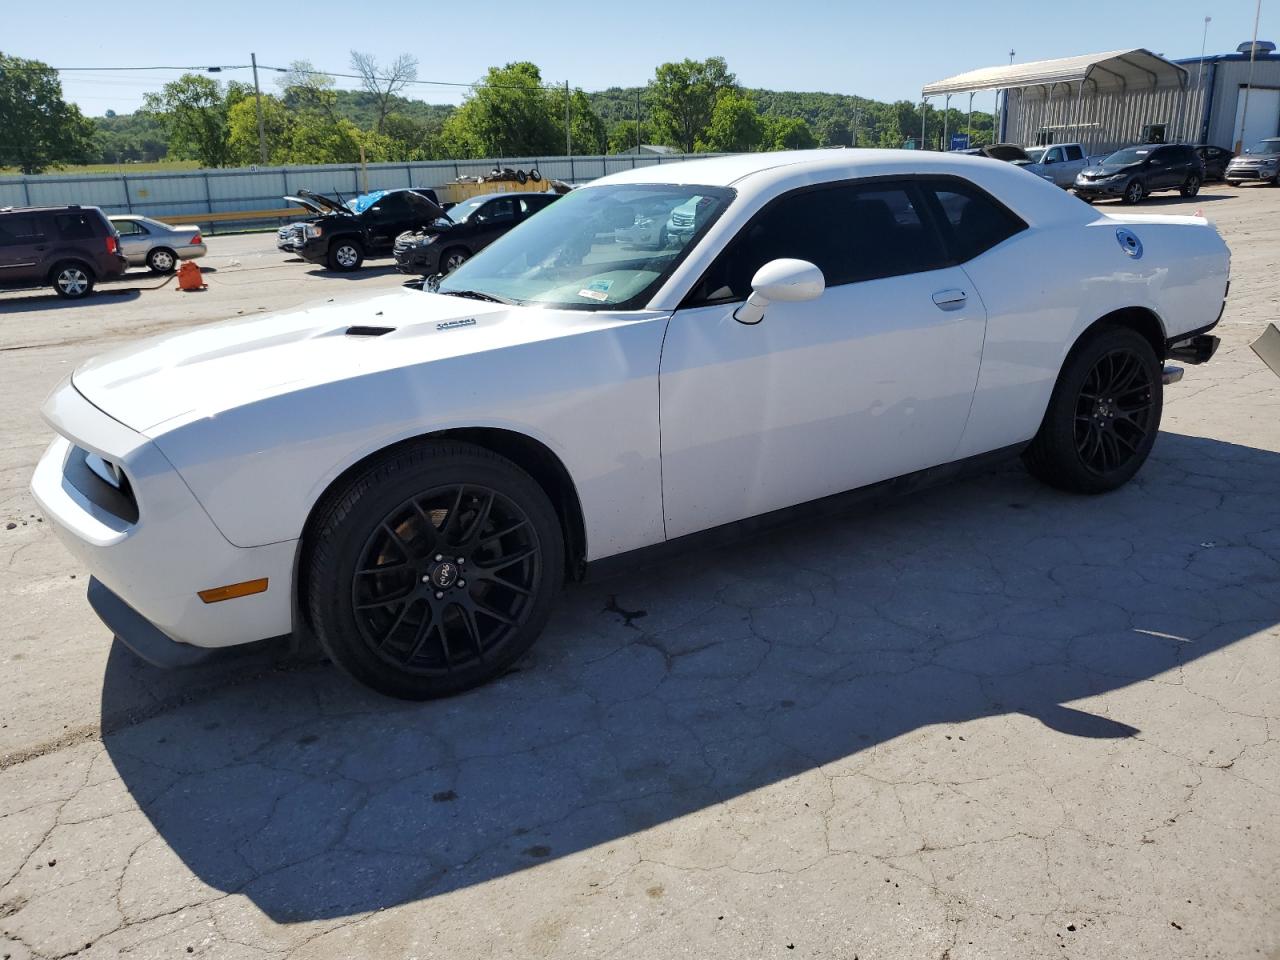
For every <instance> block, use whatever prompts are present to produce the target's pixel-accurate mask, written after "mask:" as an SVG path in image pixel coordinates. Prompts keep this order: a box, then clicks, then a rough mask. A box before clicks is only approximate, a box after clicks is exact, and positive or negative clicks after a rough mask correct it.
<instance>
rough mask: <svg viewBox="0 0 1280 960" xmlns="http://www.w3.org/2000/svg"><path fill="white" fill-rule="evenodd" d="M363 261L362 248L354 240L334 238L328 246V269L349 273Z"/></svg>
mask: <svg viewBox="0 0 1280 960" xmlns="http://www.w3.org/2000/svg"><path fill="white" fill-rule="evenodd" d="M362 263H364V248H363V247H361V246H360V244H359V243H357V242H356V241H355V240H335V241H334V243H333V246H331V247H330V248H329V269H330V270H339V271H342V272H343V273H349V272H350V271H352V270H359V269H360V264H362Z"/></svg>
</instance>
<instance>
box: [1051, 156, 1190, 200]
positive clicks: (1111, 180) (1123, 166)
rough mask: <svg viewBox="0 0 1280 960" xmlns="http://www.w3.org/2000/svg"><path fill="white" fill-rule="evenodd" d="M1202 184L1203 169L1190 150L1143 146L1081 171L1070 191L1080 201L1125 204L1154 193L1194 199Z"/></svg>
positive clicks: (1108, 158) (1110, 157)
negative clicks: (1110, 200)
mask: <svg viewBox="0 0 1280 960" xmlns="http://www.w3.org/2000/svg"><path fill="white" fill-rule="evenodd" d="M1203 180H1204V167H1203V166H1202V165H1201V163H1200V157H1199V156H1198V155H1197V154H1196V151H1195V148H1194V147H1190V146H1187V145H1186V144H1185V143H1167V144H1166V143H1144V144H1141V145H1139V146H1136V147H1125V148H1124V149H1123V150H1117V151H1116V152H1115V153H1113V154H1111V156H1109V157H1107V158H1106V159H1105V160H1103V161H1102V163H1100V164H1098V165H1097V166H1093V167H1088V168H1087V169H1085V170H1082V171H1081V172H1080V176H1078V177H1076V182H1075V183H1074V184H1073V188H1074V189H1075V192H1076V196H1078V197H1080V198H1081V199H1082V200H1090V201H1092V200H1102V199H1105V198H1107V197H1119V198H1120V199H1121V200H1123V201H1124V202H1125V203H1137V202H1138V201H1139V200H1141V199H1142V198H1143V197H1145V196H1147V195H1148V194H1150V193H1154V192H1156V191H1157V190H1177V191H1178V192H1179V193H1181V194H1182V195H1183V196H1184V197H1194V196H1195V195H1196V194H1197V193H1199V192H1200V184H1201V182H1202V181H1203Z"/></svg>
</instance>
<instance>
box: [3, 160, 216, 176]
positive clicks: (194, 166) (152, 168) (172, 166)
mask: <svg viewBox="0 0 1280 960" xmlns="http://www.w3.org/2000/svg"><path fill="white" fill-rule="evenodd" d="M199 169H200V162H199V161H198V160H157V161H156V162H155V163H87V164H84V165H83V166H69V167H58V168H56V169H53V170H46V171H45V174H55V175H57V174H61V175H62V176H67V177H73V176H77V175H80V176H83V175H84V174H91V173H178V172H180V171H183V170H199ZM20 174H21V171H19V170H18V168H17V167H0V176H5V177H8V176H19V175H20Z"/></svg>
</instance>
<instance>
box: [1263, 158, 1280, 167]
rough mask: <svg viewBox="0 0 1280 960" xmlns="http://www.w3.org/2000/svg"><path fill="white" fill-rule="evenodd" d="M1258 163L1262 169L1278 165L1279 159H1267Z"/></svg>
mask: <svg viewBox="0 0 1280 960" xmlns="http://www.w3.org/2000/svg"><path fill="white" fill-rule="evenodd" d="M1259 163H1261V164H1262V165H1263V166H1264V167H1274V166H1275V165H1276V164H1277V163H1280V157H1267V159H1265V160H1260V161H1259Z"/></svg>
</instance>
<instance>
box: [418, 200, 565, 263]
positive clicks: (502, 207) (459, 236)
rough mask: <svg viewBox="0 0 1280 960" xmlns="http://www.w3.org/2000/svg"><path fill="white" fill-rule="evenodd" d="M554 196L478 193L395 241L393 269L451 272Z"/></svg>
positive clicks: (541, 207)
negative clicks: (431, 221) (394, 265)
mask: <svg viewBox="0 0 1280 960" xmlns="http://www.w3.org/2000/svg"><path fill="white" fill-rule="evenodd" d="M557 197H558V194H554V193H497V194H494V193H482V194H480V195H479V196H477V197H472V198H470V199H469V200H463V201H462V202H461V203H459V204H457V205H456V206H453V207H450V208H449V212H448V213H447V214H445V213H442V214H441V215H440V219H438V220H436V221H435V222H434V223H431V224H427V225H426V226H424V227H422V228H421V229H419V230H411V231H406V232H405V233H402V234H401V235H400V236H399V237H397V238H396V245H395V256H396V269H397V270H399V271H400V272H401V273H412V274H417V275H418V276H422V277H431V276H435V275H436V274H443V273H452V272H453V271H454V270H456V269H457V268H458V267H460V266H462V264H463V263H465V262H466V261H467V260H470V259H471V258H472V257H473V256H475V254H477V253H478V252H480V251H481V250H483V249H484V248H485V247H487V246H488V245H489V244H491V243H493V241H495V240H497V239H498V238H499V237H500V236H502V235H503V234H504V233H506V232H507V231H508V230H510V229H511V228H512V227H515V226H517V225H519V224H521V223H524V221H526V220H528V219H529V218H530V217H532V216H533V215H534V214H535V213H537V212H538V211H539V210H541V209H543V208H544V207H546V206H547V205H548V204H550V203H551V202H552V201H553V200H555V199H556V198H557Z"/></svg>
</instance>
